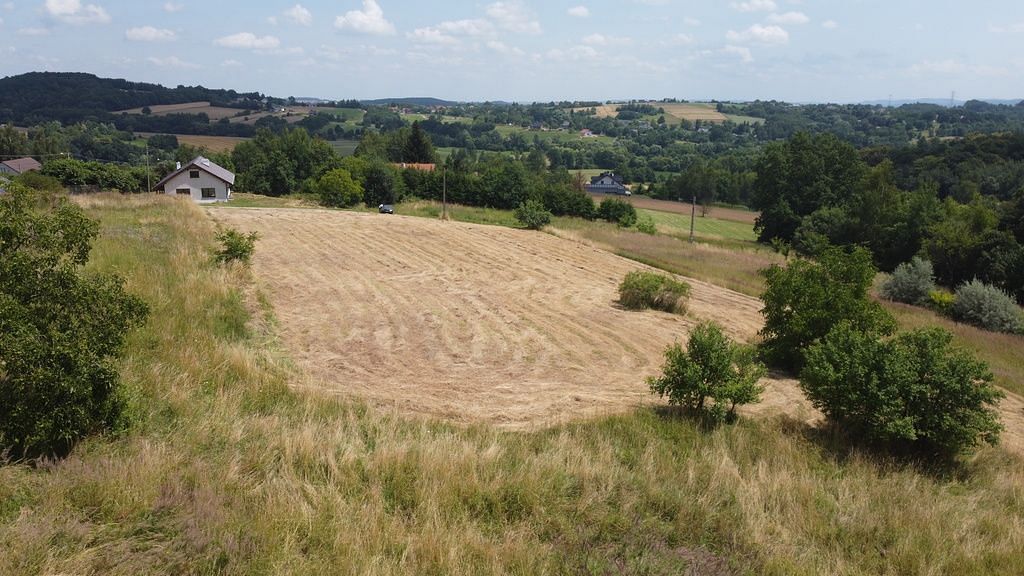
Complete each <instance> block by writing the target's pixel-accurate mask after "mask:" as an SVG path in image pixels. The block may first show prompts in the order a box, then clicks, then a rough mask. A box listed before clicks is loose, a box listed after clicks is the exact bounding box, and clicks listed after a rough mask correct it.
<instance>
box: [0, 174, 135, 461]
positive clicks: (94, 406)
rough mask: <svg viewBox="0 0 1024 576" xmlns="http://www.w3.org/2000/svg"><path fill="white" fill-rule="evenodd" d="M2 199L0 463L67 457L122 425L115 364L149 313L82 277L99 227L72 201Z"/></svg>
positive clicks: (119, 288) (107, 284) (111, 285)
mask: <svg viewBox="0 0 1024 576" xmlns="http://www.w3.org/2000/svg"><path fill="white" fill-rule="evenodd" d="M8 191H9V194H6V195H4V196H0V455H2V454H3V453H4V452H5V451H10V453H11V454H13V455H15V456H16V457H34V456H39V455H55V454H63V453H65V452H66V451H67V450H69V449H70V448H71V447H72V446H73V445H74V443H75V442H76V441H77V440H78V439H80V438H82V437H83V436H86V435H88V434H92V433H96V432H100V431H103V430H108V429H112V428H116V427H118V426H120V425H121V424H123V408H124V401H123V396H122V394H121V391H120V386H119V382H118V370H117V365H116V358H117V356H118V355H119V353H120V351H121V348H122V345H123V343H124V340H125V337H126V335H127V333H128V331H129V329H130V328H132V327H134V326H138V325H140V324H142V323H143V321H144V320H145V318H146V315H147V313H148V309H147V307H146V305H145V304H144V303H143V302H142V301H141V300H139V299H138V298H136V297H134V296H131V295H129V294H127V293H126V292H125V291H124V285H123V282H122V281H121V279H120V278H118V277H115V276H106V275H100V274H86V273H83V271H82V268H83V267H84V266H85V264H86V262H87V261H88V259H89V251H90V249H91V244H92V241H93V240H94V239H95V238H96V235H97V234H98V231H99V226H98V224H97V223H96V222H94V221H92V220H90V219H88V218H87V217H86V216H85V214H84V213H83V212H82V210H81V209H80V208H78V207H76V206H74V205H73V204H70V203H69V202H67V201H66V200H63V199H62V200H60V201H55V202H53V203H50V201H46V200H43V199H42V198H41V197H40V196H38V195H36V194H35V193H33V192H31V191H29V190H27V189H25V188H23V187H21V186H17V185H15V186H13V187H12V188H10V189H9V190H8Z"/></svg>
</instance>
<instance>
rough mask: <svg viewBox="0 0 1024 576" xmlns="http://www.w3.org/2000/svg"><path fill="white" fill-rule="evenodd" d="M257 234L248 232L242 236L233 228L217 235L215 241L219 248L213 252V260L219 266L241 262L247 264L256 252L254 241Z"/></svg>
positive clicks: (257, 236)
mask: <svg viewBox="0 0 1024 576" xmlns="http://www.w3.org/2000/svg"><path fill="white" fill-rule="evenodd" d="M258 238H259V233H257V232H250V233H249V234H242V233H241V232H239V231H238V230H235V229H234V228H228V229H227V230H224V231H223V232H221V233H219V234H217V241H218V242H220V244H221V247H220V249H218V250H217V251H215V252H214V255H213V258H214V260H216V261H217V262H220V263H221V264H228V263H230V262H236V261H237V262H242V263H243V264H248V263H249V261H250V260H251V259H252V253H253V252H254V251H255V250H256V240H257V239H258Z"/></svg>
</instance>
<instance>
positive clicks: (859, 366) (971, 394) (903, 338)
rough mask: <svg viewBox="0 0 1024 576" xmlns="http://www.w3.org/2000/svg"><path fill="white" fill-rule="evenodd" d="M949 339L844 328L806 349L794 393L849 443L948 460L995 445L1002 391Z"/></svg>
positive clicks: (942, 334) (938, 334)
mask: <svg viewBox="0 0 1024 576" xmlns="http://www.w3.org/2000/svg"><path fill="white" fill-rule="evenodd" d="M952 338H953V337H952V335H951V334H950V333H949V332H946V331H945V330H942V329H941V328H925V329H919V330H914V331H912V332H907V333H904V334H900V335H899V336H897V337H895V338H893V339H891V340H888V341H886V340H882V339H881V338H879V337H878V336H877V335H875V334H870V333H864V332H862V331H860V330H859V329H857V328H856V327H855V326H853V325H852V324H850V323H848V322H844V323H842V324H840V325H839V326H837V327H836V329H835V330H833V331H832V332H830V333H829V334H828V336H826V337H825V338H824V339H823V340H821V341H820V342H818V343H817V344H815V345H813V346H811V347H810V349H808V350H807V355H806V357H807V364H806V366H805V367H804V369H803V372H801V375H800V387H801V388H803V390H804V392H806V393H807V396H808V398H810V400H811V402H812V403H813V404H814V406H815V407H817V408H818V409H819V410H821V411H822V412H823V413H824V414H825V416H826V417H827V418H828V420H829V421H830V422H832V423H833V424H836V425H838V427H840V428H841V429H842V430H844V431H845V432H847V433H848V434H850V435H851V436H852V437H853V438H856V439H862V440H866V441H867V442H869V443H873V444H879V445H882V446H885V447H888V448H895V449H899V450H902V449H906V448H916V449H923V450H926V451H929V452H936V453H941V454H944V455H946V456H954V455H956V454H959V453H961V452H964V451H967V450H970V449H973V448H974V447H976V446H978V445H979V444H980V443H982V442H984V443H988V444H993V445H994V444H995V443H996V442H997V441H998V438H999V431H1000V429H1001V426H1000V424H999V420H998V416H997V414H996V412H995V411H994V410H993V408H994V407H995V405H996V404H997V403H998V401H999V398H1001V397H1002V393H1001V392H999V390H997V389H996V388H995V387H994V386H992V384H991V382H992V373H991V372H990V371H989V369H988V366H986V365H985V363H984V362H981V361H979V360H977V359H976V358H975V357H974V356H973V355H972V354H970V353H968V352H966V351H963V350H959V349H956V348H952V347H951V346H950V342H951V341H952Z"/></svg>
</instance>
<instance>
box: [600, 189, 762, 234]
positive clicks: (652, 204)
mask: <svg viewBox="0 0 1024 576" xmlns="http://www.w3.org/2000/svg"><path fill="white" fill-rule="evenodd" d="M590 196H591V198H593V199H594V201H595V202H601V200H604V199H606V198H618V199H619V200H625V201H626V202H629V203H630V204H632V205H633V207H635V208H640V209H644V210H656V211H658V212H671V213H673V214H686V215H689V214H690V210H691V207H690V204H688V203H686V202H670V201H668V200H655V199H654V198H648V197H646V196H610V195H608V194H591V195H590ZM697 214H698V216H699V215H700V207H699V206H698V207H697ZM708 215H709V216H711V217H712V218H715V219H717V220H729V221H731V222H741V223H743V224H750V225H751V226H753V225H754V221H755V220H757V215H758V213H757V212H752V211H750V210H738V209H736V208H718V207H713V208H711V212H710V213H709V214H708Z"/></svg>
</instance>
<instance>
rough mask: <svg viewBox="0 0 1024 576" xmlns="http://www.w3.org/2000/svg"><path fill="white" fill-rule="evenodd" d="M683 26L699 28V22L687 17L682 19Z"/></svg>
mask: <svg viewBox="0 0 1024 576" xmlns="http://www.w3.org/2000/svg"><path fill="white" fill-rule="evenodd" d="M683 24H686V25H687V26H700V20H698V19H696V18H692V17H690V16H687V17H686V18H683Z"/></svg>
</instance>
